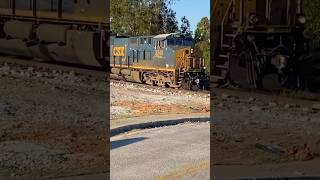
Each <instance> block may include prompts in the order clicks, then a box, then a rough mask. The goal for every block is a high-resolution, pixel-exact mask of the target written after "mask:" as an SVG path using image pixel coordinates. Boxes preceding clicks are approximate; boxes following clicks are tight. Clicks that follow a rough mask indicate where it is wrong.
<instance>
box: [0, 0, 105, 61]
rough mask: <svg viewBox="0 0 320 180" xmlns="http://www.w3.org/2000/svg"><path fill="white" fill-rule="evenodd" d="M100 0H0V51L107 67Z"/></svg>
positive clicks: (102, 5) (101, 2) (103, 17)
mask: <svg viewBox="0 0 320 180" xmlns="http://www.w3.org/2000/svg"><path fill="white" fill-rule="evenodd" d="M107 2H108V1H104V0H1V1H0V53H2V54H12V55H16V56H22V57H30V58H38V59H42V60H47V61H62V62H68V63H76V64H83V65H89V66H97V67H107V66H108V63H107V57H108V56H109V55H108V52H109V51H108V44H107V42H108V38H109V35H108V31H107V30H108V29H109V23H108V21H109V19H106V17H107V11H106V8H107V7H108V5H107Z"/></svg>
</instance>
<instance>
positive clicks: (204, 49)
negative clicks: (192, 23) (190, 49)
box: [195, 17, 210, 74]
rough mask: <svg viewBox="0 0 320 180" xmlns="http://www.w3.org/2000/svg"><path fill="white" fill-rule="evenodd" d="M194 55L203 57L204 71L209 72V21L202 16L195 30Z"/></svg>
mask: <svg viewBox="0 0 320 180" xmlns="http://www.w3.org/2000/svg"><path fill="white" fill-rule="evenodd" d="M195 56H196V58H202V59H204V62H205V66H206V72H207V74H210V21H209V18H208V17H203V18H202V19H201V20H200V21H199V22H198V24H197V29H196V31H195Z"/></svg>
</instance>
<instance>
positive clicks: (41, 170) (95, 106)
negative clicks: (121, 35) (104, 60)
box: [0, 64, 109, 179]
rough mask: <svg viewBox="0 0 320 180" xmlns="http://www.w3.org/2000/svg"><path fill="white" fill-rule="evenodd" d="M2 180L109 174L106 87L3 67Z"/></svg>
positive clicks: (96, 81)
mask: <svg viewBox="0 0 320 180" xmlns="http://www.w3.org/2000/svg"><path fill="white" fill-rule="evenodd" d="M0 84H1V86H0V94H1V96H0V114H1V115H0V179H5V178H9V179H48V178H51V179H54V178H57V177H69V176H74V175H79V174H92V173H97V174H98V173H106V172H108V160H109V156H108V154H107V152H108V151H107V150H108V149H109V148H108V146H107V142H108V141H109V139H108V138H107V134H106V130H107V127H108V121H107V117H108V112H107V110H108V109H107V105H106V104H107V98H108V97H107V95H108V92H107V89H106V86H105V84H106V82H105V81H104V80H101V79H95V78H94V77H89V76H82V75H78V74H75V73H74V72H72V71H71V72H65V71H59V70H54V71H51V70H50V71H48V70H45V69H42V70H41V69H35V68H33V67H19V66H13V65H11V64H9V65H8V64H0Z"/></svg>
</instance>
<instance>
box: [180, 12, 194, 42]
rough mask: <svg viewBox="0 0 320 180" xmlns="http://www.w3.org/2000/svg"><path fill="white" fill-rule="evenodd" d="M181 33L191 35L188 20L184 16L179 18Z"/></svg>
mask: <svg viewBox="0 0 320 180" xmlns="http://www.w3.org/2000/svg"><path fill="white" fill-rule="evenodd" d="M180 31H181V34H183V35H185V36H186V37H192V31H191V29H190V22H189V20H188V19H187V17H186V16H183V17H182V18H181V26H180Z"/></svg>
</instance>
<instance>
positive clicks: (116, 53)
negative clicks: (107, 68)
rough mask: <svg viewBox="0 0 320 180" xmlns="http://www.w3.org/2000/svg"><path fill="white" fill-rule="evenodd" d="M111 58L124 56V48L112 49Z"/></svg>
mask: <svg viewBox="0 0 320 180" xmlns="http://www.w3.org/2000/svg"><path fill="white" fill-rule="evenodd" d="M112 53H113V56H121V57H123V56H124V47H113V50H112Z"/></svg>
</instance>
